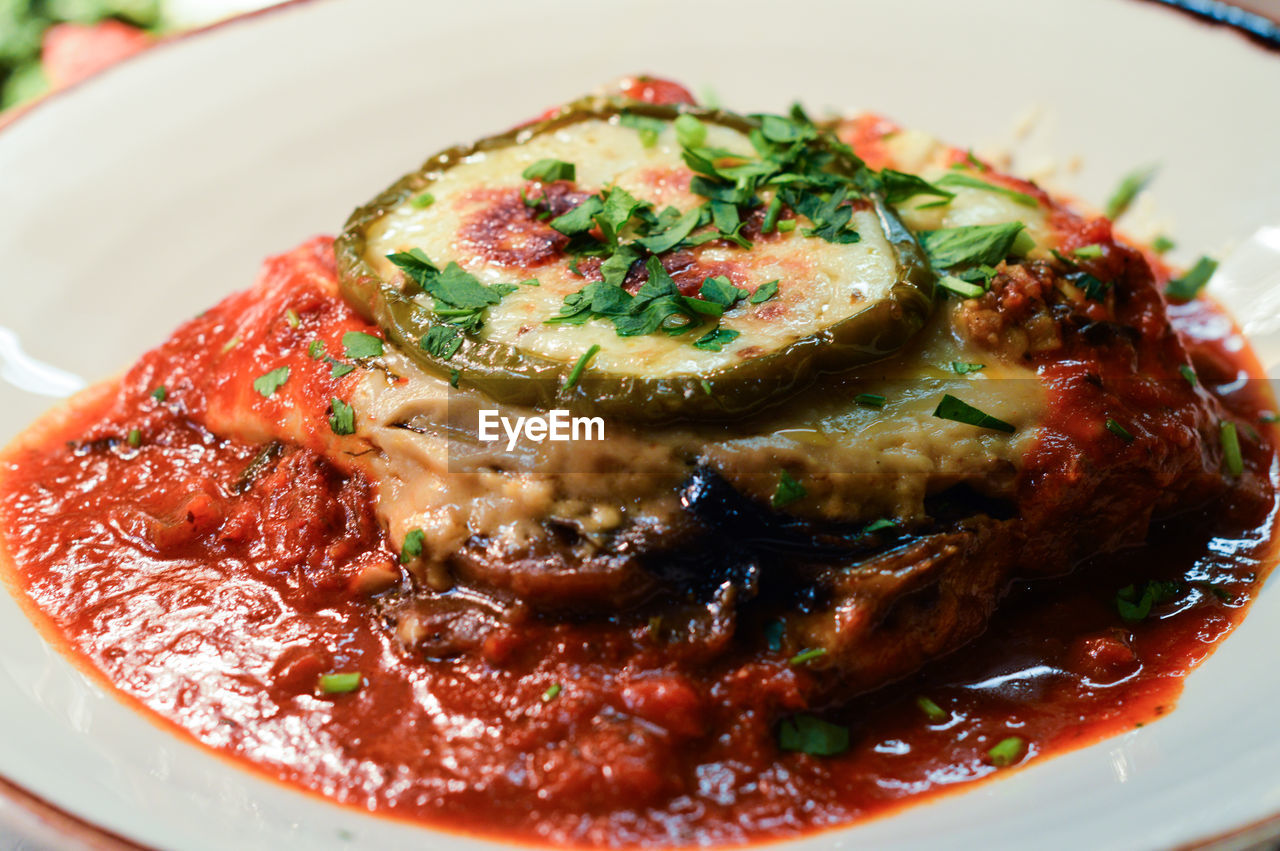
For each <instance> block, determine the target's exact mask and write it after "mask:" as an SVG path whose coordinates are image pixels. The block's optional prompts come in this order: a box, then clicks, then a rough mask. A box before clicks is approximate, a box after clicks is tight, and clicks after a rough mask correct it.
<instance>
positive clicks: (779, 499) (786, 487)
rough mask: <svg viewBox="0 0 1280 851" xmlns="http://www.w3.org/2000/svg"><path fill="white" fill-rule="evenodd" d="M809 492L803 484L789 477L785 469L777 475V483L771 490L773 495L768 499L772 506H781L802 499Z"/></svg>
mask: <svg viewBox="0 0 1280 851" xmlns="http://www.w3.org/2000/svg"><path fill="white" fill-rule="evenodd" d="M808 495H809V492H808V491H807V490H805V489H804V485H802V484H800V483H799V482H797V481H796V480H795V479H793V478H792V477H791V474H790V473H788V472H787V471H786V470H783V471H782V474H781V475H780V476H778V484H777V486H776V487H775V488H774V490H773V497H772V498H771V499H770V500H769V502H770V504H771V505H772V506H773V507H774V508H781V507H782V506H784V505H790V504H791V503H793V502H796V501H797V500H801V499H804V498H805V497H806V496H808Z"/></svg>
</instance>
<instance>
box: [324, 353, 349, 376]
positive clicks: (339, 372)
mask: <svg viewBox="0 0 1280 851" xmlns="http://www.w3.org/2000/svg"><path fill="white" fill-rule="evenodd" d="M325 362H326V363H327V364H329V367H330V369H329V377H330V378H332V379H334V380H337V379H339V378H342V377H343V376H344V375H349V374H350V373H353V372H355V371H356V368H355V366H353V365H352V364H349V363H343V362H342V361H338V360H334V359H333V358H325Z"/></svg>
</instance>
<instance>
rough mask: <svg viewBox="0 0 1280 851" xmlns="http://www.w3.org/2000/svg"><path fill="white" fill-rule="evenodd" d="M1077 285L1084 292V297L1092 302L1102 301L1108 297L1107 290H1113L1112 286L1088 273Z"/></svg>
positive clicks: (1081, 277)
mask: <svg viewBox="0 0 1280 851" xmlns="http://www.w3.org/2000/svg"><path fill="white" fill-rule="evenodd" d="M1075 283H1076V286H1078V287H1080V289H1081V290H1083V291H1084V297H1085V298H1087V299H1089V300H1090V301H1102V300H1103V299H1105V298H1106V297H1107V290H1109V289H1110V288H1111V284H1109V283H1107V282H1106V281H1103V280H1099V279H1098V278H1095V277H1094V276H1093V275H1090V274H1089V273H1087V272H1086V273H1085V274H1083V275H1081V276H1080V277H1079V278H1077V279H1076V281H1075Z"/></svg>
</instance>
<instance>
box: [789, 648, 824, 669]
mask: <svg viewBox="0 0 1280 851" xmlns="http://www.w3.org/2000/svg"><path fill="white" fill-rule="evenodd" d="M826 655H827V648H825V647H813V648H810V649H808V650H801V651H800V652H799V653H797V654H796V655H794V656H792V657H791V659H790V660H788V664H791V665H803V664H804V663H805V662H809V661H811V660H813V659H817V658H818V657H819V656H826Z"/></svg>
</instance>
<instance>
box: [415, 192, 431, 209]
mask: <svg viewBox="0 0 1280 851" xmlns="http://www.w3.org/2000/svg"><path fill="white" fill-rule="evenodd" d="M435 202H436V196H434V195H432V194H431V193H430V192H423V193H422V194H421V195H415V196H413V200H412V201H410V202H409V204H410V205H412V206H414V207H417V208H418V209H419V210H425V209H426V208H427V207H430V206H431V205H432V204H434V203H435Z"/></svg>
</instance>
